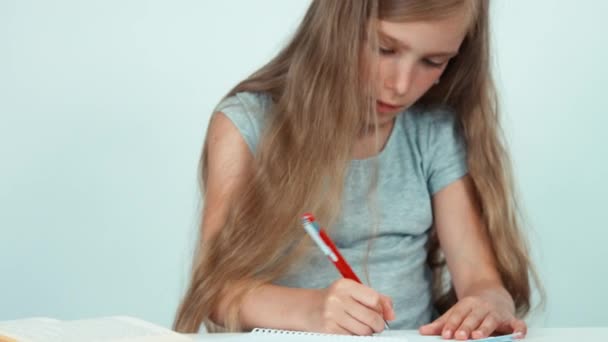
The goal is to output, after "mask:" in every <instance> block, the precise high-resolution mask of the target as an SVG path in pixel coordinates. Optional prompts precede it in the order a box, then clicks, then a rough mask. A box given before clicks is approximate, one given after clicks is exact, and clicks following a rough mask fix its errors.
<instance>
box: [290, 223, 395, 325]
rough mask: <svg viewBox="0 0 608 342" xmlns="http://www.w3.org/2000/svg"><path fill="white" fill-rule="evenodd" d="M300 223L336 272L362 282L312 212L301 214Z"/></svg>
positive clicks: (386, 323)
mask: <svg viewBox="0 0 608 342" xmlns="http://www.w3.org/2000/svg"><path fill="white" fill-rule="evenodd" d="M302 225H303V226H304V229H305V230H306V232H307V233H308V235H310V237H311V238H312V239H313V241H315V243H316V244H317V246H319V248H321V251H323V253H324V254H325V255H327V257H328V258H329V260H330V261H331V262H332V263H333V264H334V266H336V268H337V269H338V272H340V274H342V276H343V277H344V278H347V279H351V280H354V281H356V282H357V283H359V284H363V283H362V282H361V280H360V279H359V277H357V275H356V274H355V272H354V271H353V269H352V268H351V267H350V265H349V264H348V263H347V262H346V259H344V257H342V254H340V251H339V250H338V247H336V245H335V244H334V242H333V241H331V239H330V238H329V235H327V233H325V230H323V228H321V227H320V226H319V225H318V224H317V223H316V222H315V217H314V216H313V215H312V214H310V213H306V214H304V215H302ZM319 238H320V239H319ZM384 324H385V327H386V328H387V329H390V326H389V325H388V322H387V321H386V320H384Z"/></svg>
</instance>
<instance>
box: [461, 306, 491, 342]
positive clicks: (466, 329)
mask: <svg viewBox="0 0 608 342" xmlns="http://www.w3.org/2000/svg"><path fill="white" fill-rule="evenodd" d="M487 315H488V310H484V309H477V310H472V311H471V312H470V313H469V314H468V315H467V316H466V317H465V319H464V320H463V321H462V323H461V324H460V326H459V327H458V329H457V330H456V333H455V334H454V338H455V339H457V340H466V339H468V338H469V336H470V334H471V332H473V330H475V329H476V328H477V327H479V325H480V324H481V322H483V320H484V319H485V318H486V316H487Z"/></svg>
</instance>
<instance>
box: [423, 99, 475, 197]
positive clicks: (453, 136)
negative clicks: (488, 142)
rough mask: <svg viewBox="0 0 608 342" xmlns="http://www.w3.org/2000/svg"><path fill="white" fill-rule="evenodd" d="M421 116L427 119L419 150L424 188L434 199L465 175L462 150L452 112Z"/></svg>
mask: <svg viewBox="0 0 608 342" xmlns="http://www.w3.org/2000/svg"><path fill="white" fill-rule="evenodd" d="M422 115H428V118H426V119H427V120H425V121H426V126H427V127H426V129H424V130H423V132H424V131H426V134H425V135H426V136H425V138H424V139H423V141H424V144H422V145H423V146H422V147H423V149H424V151H423V155H424V156H425V158H424V159H425V164H426V167H425V171H426V179H427V187H428V190H429V193H430V194H432V195H434V194H435V193H437V192H439V191H440V190H441V189H443V188H445V187H446V186H448V185H450V184H451V183H453V182H454V181H456V180H458V179H460V178H462V177H463V176H464V175H466V174H467V172H468V167H467V158H466V148H465V144H464V140H463V138H462V136H461V135H460V134H459V132H458V130H457V129H456V125H455V117H454V114H453V113H452V112H450V111H447V110H437V111H433V112H430V113H424V114H422Z"/></svg>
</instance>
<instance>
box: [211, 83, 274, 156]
mask: <svg viewBox="0 0 608 342" xmlns="http://www.w3.org/2000/svg"><path fill="white" fill-rule="evenodd" d="M271 103H272V99H271V98H270V95H268V94H266V93H262V92H239V93H236V94H234V95H231V96H227V97H225V98H223V99H222V100H221V101H220V103H219V104H218V105H217V106H216V107H215V109H214V112H222V113H224V115H225V116H226V117H227V118H228V119H230V121H232V123H233V124H234V125H235V126H236V128H237V129H238V130H239V132H240V133H241V135H242V136H243V138H244V139H245V142H246V143H247V145H248V146H249V149H250V150H251V151H252V152H254V151H255V149H256V146H257V144H258V141H259V139H260V135H261V132H262V129H263V126H264V120H265V117H266V113H268V111H269V109H270V105H271Z"/></svg>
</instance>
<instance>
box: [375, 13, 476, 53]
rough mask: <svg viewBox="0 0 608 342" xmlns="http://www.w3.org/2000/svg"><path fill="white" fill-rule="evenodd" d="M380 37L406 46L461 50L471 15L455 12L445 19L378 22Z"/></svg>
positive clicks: (384, 40) (431, 51) (435, 50)
mask: <svg viewBox="0 0 608 342" xmlns="http://www.w3.org/2000/svg"><path fill="white" fill-rule="evenodd" d="M377 28H378V38H379V39H380V41H381V42H384V43H387V42H388V43H391V44H396V45H398V46H401V47H403V48H406V49H411V50H416V51H419V52H424V53H435V52H437V53H439V52H442V53H448V52H450V53H451V52H457V51H458V49H459V47H460V44H461V43H462V41H463V39H464V37H465V35H466V32H467V29H468V18H466V17H464V16H453V17H448V18H444V19H441V20H421V21H408V22H394V21H387V20H380V21H379V22H378V26H377Z"/></svg>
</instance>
